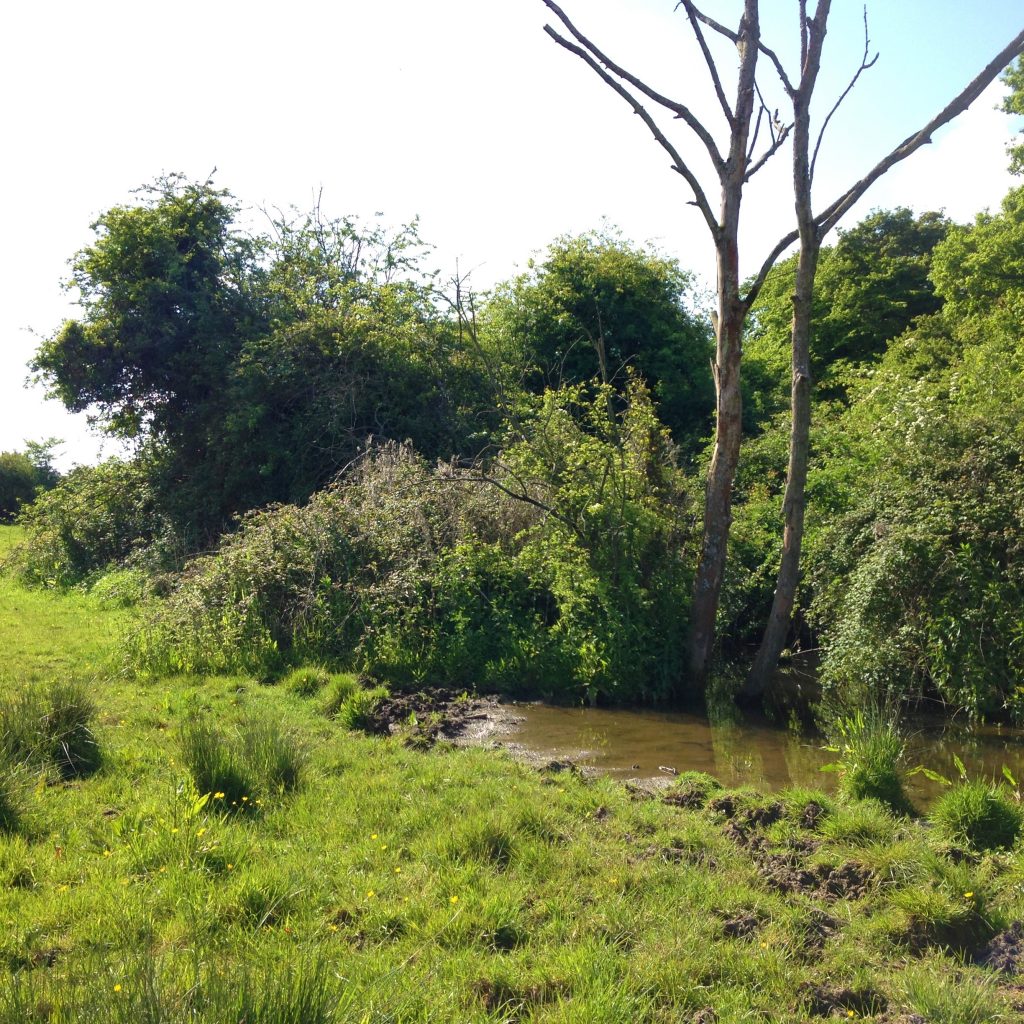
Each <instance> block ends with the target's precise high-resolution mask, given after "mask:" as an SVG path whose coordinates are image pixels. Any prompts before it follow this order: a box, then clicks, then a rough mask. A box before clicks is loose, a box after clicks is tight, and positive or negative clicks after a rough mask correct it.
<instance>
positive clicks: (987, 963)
mask: <svg viewBox="0 0 1024 1024" xmlns="http://www.w3.org/2000/svg"><path fill="white" fill-rule="evenodd" d="M975 960H976V961H977V962H978V963H979V964H981V965H982V966H983V967H990V968H992V970H993V971H1001V972H1002V973H1003V974H1020V973H1022V971H1024V922H1021V921H1014V922H1013V924H1012V925H1010V927H1009V928H1007V929H1006V931H1005V932H1000V933H999V934H998V935H997V936H996V937H995V938H994V939H992V940H991V941H990V942H988V943H986V945H985V946H983V947H982V948H981V949H980V950H979V951H978V955H977V956H976V957H975Z"/></svg>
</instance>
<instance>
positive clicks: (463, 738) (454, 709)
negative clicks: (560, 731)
mask: <svg viewBox="0 0 1024 1024" xmlns="http://www.w3.org/2000/svg"><path fill="white" fill-rule="evenodd" d="M515 720H516V719H515V716H514V715H511V714H509V713H508V708H507V705H502V704H501V703H500V702H499V701H498V699H497V698H495V697H466V696H464V695H462V694H459V693H456V692H454V691H452V690H442V689H429V690H421V691H420V692H418V693H398V694H393V695H392V696H390V697H386V698H384V699H383V700H382V701H380V703H379V704H378V705H377V707H376V709H375V711H374V714H373V722H372V727H371V730H370V731H374V732H377V733H380V734H381V735H385V736H386V735H392V736H394V735H402V736H404V737H405V742H406V743H407V744H408V745H410V746H418V747H431V746H433V745H434V744H435V743H437V742H438V741H440V740H451V741H454V742H457V743H463V744H479V743H484V742H485V741H487V740H488V739H490V738H491V737H493V736H495V735H497V734H499V733H501V732H502V730H503V727H506V726H507V728H508V730H509V731H511V728H512V727H513V726H514V723H515Z"/></svg>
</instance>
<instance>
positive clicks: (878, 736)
mask: <svg viewBox="0 0 1024 1024" xmlns="http://www.w3.org/2000/svg"><path fill="white" fill-rule="evenodd" d="M828 731H829V732H830V733H831V737H832V740H833V743H832V746H831V747H830V748H829V749H830V750H834V751H835V752H836V753H838V754H839V760H838V761H837V762H835V763H834V764H832V765H829V766H828V767H829V768H830V769H831V770H834V771H837V772H838V773H839V790H840V792H841V793H842V794H843V795H844V796H846V797H848V798H849V799H851V800H864V799H871V800H878V801H879V802H881V803H883V804H886V805H887V806H888V807H890V808H891V809H892V810H894V811H896V813H898V814H910V813H911V812H912V810H913V808H912V806H911V804H910V800H909V799H908V797H907V794H906V791H905V790H904V788H903V773H902V770H901V766H902V762H903V753H904V743H903V737H902V735H901V734H900V729H899V725H898V724H897V721H896V718H895V716H894V715H891V714H888V713H887V712H886V711H884V710H883V709H881V708H872V709H869V710H868V711H867V712H865V711H863V710H861V709H857V710H856V711H854V712H852V713H851V714H847V715H841V716H839V717H838V718H836V719H835V720H834V721H833V722H831V723H830V728H829V730H828Z"/></svg>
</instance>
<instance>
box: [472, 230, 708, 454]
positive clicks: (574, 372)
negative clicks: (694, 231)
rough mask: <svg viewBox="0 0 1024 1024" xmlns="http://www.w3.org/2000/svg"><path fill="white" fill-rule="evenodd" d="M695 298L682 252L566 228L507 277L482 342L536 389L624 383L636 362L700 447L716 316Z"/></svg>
mask: <svg viewBox="0 0 1024 1024" xmlns="http://www.w3.org/2000/svg"><path fill="white" fill-rule="evenodd" d="M693 299H694V295H693V281H692V278H691V276H690V275H689V274H688V273H686V271H684V270H683V269H682V268H681V267H680V266H679V264H678V263H677V262H676V261H675V260H671V259H668V258H666V257H664V256H661V255H659V254H658V253H657V252H654V251H651V250H649V249H643V248H636V247H633V246H631V245H629V244H628V243H627V242H625V241H624V240H623V239H621V238H620V237H619V236H618V235H616V234H612V233H608V232H604V233H597V232H592V233H590V234H585V235H580V236H578V237H563V238H559V239H557V240H556V241H554V242H553V243H552V244H551V245H550V246H549V247H548V250H547V252H546V253H545V255H544V258H543V259H542V260H540V261H533V260H531V262H530V267H529V269H528V270H527V271H526V272H525V273H523V274H521V275H519V277H516V278H515V279H513V280H512V281H509V282H507V283H506V284H504V285H501V286H499V288H498V289H497V291H496V293H495V294H494V296H493V297H492V298H491V300H490V302H489V303H488V305H487V307H486V309H485V310H484V314H483V324H484V331H483V341H484V344H485V345H486V346H487V347H488V348H489V349H490V350H492V351H494V352H496V353H497V354H498V355H499V359H500V361H501V362H503V363H506V364H510V366H511V368H512V369H513V370H514V372H515V373H517V374H518V375H519V376H520V377H521V378H522V379H524V380H525V382H526V383H527V384H528V385H529V386H531V387H532V388H533V389H534V390H538V391H539V390H542V389H543V388H544V387H558V386H561V385H565V384H579V383H585V382H588V381H590V380H594V379H597V380H601V381H604V382H605V383H608V384H612V385H613V386H614V387H615V388H616V390H617V391H619V392H624V391H625V388H626V385H627V381H628V380H629V373H628V371H629V370H633V371H635V372H636V373H637V374H639V375H640V377H642V378H643V379H644V380H645V381H647V383H648V385H649V386H650V388H651V391H652V393H653V394H654V396H655V399H656V400H657V403H658V409H659V415H660V416H661V419H662V422H664V423H665V424H666V425H667V426H668V427H669V429H670V430H671V432H672V435H673V437H674V438H675V439H676V441H678V442H679V443H683V444H686V445H687V446H689V447H693V446H695V445H696V443H698V442H700V441H701V440H703V439H704V437H705V436H706V435H707V433H708V430H709V429H710V426H711V414H712V412H713V410H714V405H715V392H714V386H713V383H712V379H711V370H710V360H711V356H712V354H713V344H712V340H711V334H710V331H709V327H710V324H709V323H708V321H707V318H706V317H701V316H698V315H697V314H696V313H695V312H694V311H693V309H692V303H693Z"/></svg>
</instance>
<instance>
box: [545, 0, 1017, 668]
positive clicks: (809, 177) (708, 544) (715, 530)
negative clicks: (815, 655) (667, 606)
mask: <svg viewBox="0 0 1024 1024" xmlns="http://www.w3.org/2000/svg"><path fill="white" fill-rule="evenodd" d="M544 3H545V6H547V7H548V8H549V9H550V10H551V11H552V12H553V13H554V14H555V16H556V17H557V18H558V20H559V21H560V22H561V24H562V26H563V27H564V29H565V31H566V32H567V33H568V36H566V35H563V34H562V33H561V32H559V31H558V30H556V29H555V28H553V27H552V26H551V25H546V26H545V31H546V32H547V33H548V35H550V36H551V37H552V38H553V39H554V40H555V41H556V42H557V43H558V44H559V45H560V46H562V47H564V48H565V49H566V50H568V51H569V52H570V53H573V54H575V55H576V56H577V57H579V58H580V59H581V60H583V61H584V62H585V63H586V64H587V65H588V66H589V67H590V68H591V69H592V70H593V71H594V72H595V73H596V74H597V75H598V76H599V77H600V78H601V80H602V81H603V82H605V84H606V85H608V86H609V87H610V88H611V89H613V90H614V91H615V92H616V93H618V94H619V95H620V96H621V97H622V98H623V99H624V100H626V102H627V103H628V104H629V105H630V106H631V108H632V109H633V112H634V113H635V114H637V115H638V116H639V117H640V118H641V120H643V122H644V124H645V125H646V126H647V128H648V129H649V130H650V132H651V134H652V135H653V137H654V139H655V141H656V142H657V143H658V144H659V145H660V146H661V147H662V148H663V149H664V150H665V151H666V152H667V153H668V155H669V157H670V159H671V161H672V162H671V165H670V166H671V167H672V170H674V171H675V172H677V173H678V174H680V175H681V176H682V177H683V179H684V180H685V181H686V183H687V185H688V186H689V188H690V190H691V192H692V193H693V198H692V199H691V200H690V202H691V204H692V205H694V206H696V207H697V209H698V210H699V211H700V213H701V215H702V216H703V218H704V221H705V223H706V225H707V227H708V231H709V232H710V234H711V238H712V240H713V242H714V245H715V253H716V264H717V312H716V314H715V315H714V328H715V342H716V345H715V360H714V363H713V366H712V369H713V371H714V378H715V390H716V399H717V401H716V406H717V416H716V424H715V439H714V447H713V450H712V458H711V464H710V468H709V470H708V480H707V489H706V492H705V503H704V525H703V536H702V542H701V551H700V559H699V562H698V566H697V574H696V578H695V583H694V595H693V608H692V612H691V633H690V651H689V664H690V673H691V680H692V682H693V683H694V684H696V685H697V686H703V684H704V683H705V681H706V679H707V673H708V669H709V664H710V658H711V653H712V649H713V646H714V640H715V617H716V614H717V611H718V603H719V597H720V594H721V587H722V580H723V577H724V573H725V561H726V547H727V543H728V537H729V527H730V524H731V520H732V515H731V505H732V489H733V482H734V479H735V475H736V466H737V463H738V460H739V450H740V440H741V433H742V428H741V414H742V402H741V396H740V378H739V371H740V351H741V349H740V345H741V338H742V332H743V327H744V324H745V321H746V317H747V313H748V312H749V310H750V307H751V305H752V304H753V302H754V301H755V299H756V298H757V296H758V294H759V293H760V290H761V288H762V287H763V285H764V281H765V278H766V277H767V275H768V272H769V271H770V270H771V268H772V266H773V265H774V264H775V262H776V260H777V259H778V258H779V256H780V255H781V254H782V253H783V252H785V251H786V249H788V248H789V246H790V245H792V244H793V243H794V242H795V241H797V239H798V238H799V239H800V241H801V262H800V266H799V268H798V281H799V282H800V283H799V285H798V288H797V293H798V296H797V297H795V298H794V320H793V339H794V349H793V381H794V383H793V408H794V417H793V435H792V445H791V454H790V472H789V476H788V481H789V483H788V485H787V495H786V509H787V520H786V535H785V540H784V544H785V545H786V547H785V552H784V556H783V569H782V571H780V585H779V587H778V588H777V590H776V603H777V605H778V610H777V611H776V609H774V608H773V612H772V618H771V620H770V628H771V630H772V633H771V637H770V642H766V643H765V644H762V650H763V657H762V656H761V655H759V658H758V665H759V666H761V667H759V668H758V673H759V674H760V675H763V665H765V664H767V665H768V671H769V672H770V670H771V668H773V667H774V664H775V662H776V661H777V659H778V653H779V651H780V650H781V643H780V644H779V645H778V648H777V649H775V653H774V655H773V654H772V650H773V648H774V647H775V643H776V635H777V629H776V628H775V624H776V623H777V621H780V620H781V621H783V622H784V628H783V630H782V636H783V640H784V638H785V632H786V629H788V623H789V616H790V614H791V612H792V596H793V594H795V589H796V579H797V574H798V569H799V557H800V542H801V538H802V532H803V491H804V481H805V479H806V467H807V455H808V440H807V438H808V437H809V427H810V366H809V358H808V354H807V353H808V347H809V339H810V309H811V294H812V291H813V283H814V275H815V271H816V268H817V257H818V252H819V250H820V247H821V239H822V238H823V237H824V236H825V235H826V234H827V233H828V231H830V230H831V229H832V228H833V227H834V226H835V225H836V224H837V223H838V221H839V219H840V218H841V217H842V216H843V215H844V214H845V213H846V212H847V211H848V210H849V209H850V207H851V206H853V205H854V203H856V202H857V200H858V199H860V197H861V196H862V195H863V194H864V193H865V192H866V191H867V189H868V188H870V186H871V185H872V184H873V183H874V182H875V181H876V180H877V179H878V178H879V177H881V176H882V175H883V174H884V173H885V172H886V171H887V170H888V169H889V168H890V167H892V166H894V165H895V164H896V163H898V162H899V161H901V160H903V159H905V158H906V157H907V156H909V155H910V154H911V153H912V152H914V151H915V150H916V149H918V148H919V147H920V146H921V145H923V144H924V143H925V142H928V141H930V137H931V134H932V132H934V131H935V130H936V129H937V128H939V127H941V126H942V125H943V124H945V123H947V122H948V121H949V120H951V119H952V118H953V117H955V116H956V114H957V113H959V112H961V111H962V110H965V109H966V108H967V106H968V105H969V104H970V103H971V102H972V101H973V100H974V99H976V98H977V95H978V94H979V93H980V92H981V91H982V90H983V89H984V87H985V86H986V85H988V83H989V82H991V81H992V79H994V78H995V76H996V75H997V74H998V73H999V71H1000V70H1002V68H1003V67H1005V66H1006V65H1007V64H1008V63H1009V62H1010V60H1012V58H1013V57H1014V56H1015V55H1016V54H1017V53H1019V52H1020V50H1021V48H1022V46H1024V33H1022V34H1021V35H1020V36H1018V37H1017V39H1015V40H1014V42H1012V43H1011V44H1010V45H1009V46H1007V47H1006V48H1005V49H1004V50H1003V51H1002V53H1000V54H999V56H997V57H996V58H995V59H994V60H993V61H992V62H991V63H990V64H989V65H988V66H987V67H986V69H985V71H983V72H982V74H981V75H979V76H978V78H977V79H975V81H974V82H972V83H971V85H970V86H968V87H967V89H965V90H964V91H963V92H962V93H961V94H960V95H959V96H958V97H957V99H956V100H954V101H953V102H952V103H950V104H949V105H948V106H947V107H946V108H945V110H944V111H943V112H942V113H941V114H939V115H938V116H937V117H936V118H935V119H933V120H932V121H931V122H929V124H928V125H926V126H925V128H923V129H922V130H921V131H920V132H918V133H916V134H915V135H912V136H910V138H908V139H906V140H905V141H904V142H903V143H901V144H900V145H899V146H897V147H896V149H894V150H893V151H892V152H891V153H890V154H889V155H888V156H887V157H885V158H884V159H883V160H882V161H880V162H879V163H878V164H877V165H876V166H875V168H874V169H873V170H872V171H871V172H869V174H868V175H866V176H865V177H864V178H863V179H861V181H859V182H857V184H856V185H854V186H853V187H852V188H850V189H849V190H847V192H845V193H844V194H843V195H842V196H840V197H839V199H837V200H836V201H835V202H833V203H832V204H831V205H830V206H828V207H826V208H825V210H823V211H822V212H821V213H820V214H818V215H817V216H815V215H813V214H812V212H811V196H810V189H811V183H812V181H813V170H814V162H815V158H816V156H817V152H818V147H819V146H820V144H821V136H822V134H823V133H824V128H825V127H826V126H827V124H828V121H829V120H830V119H831V116H832V113H834V112H835V110H836V109H837V108H838V105H839V103H837V104H836V105H835V106H834V107H833V109H832V112H831V113H830V114H829V116H828V117H827V118H826V119H825V123H824V125H823V126H822V129H821V132H820V133H819V136H818V140H817V143H816V144H815V148H814V151H813V154H811V152H810V113H809V112H810V101H811V98H812V95H813V92H814V87H815V84H816V81H817V75H818V70H819V67H820V59H821V50H822V45H823V43H824V38H825V30H826V27H827V22H828V14H829V8H830V2H829V0H819V3H818V7H817V11H816V13H815V15H814V17H813V18H808V16H807V0H797V3H798V7H799V15H800V32H801V69H800V75H799V77H798V78H797V79H796V83H797V84H796V85H794V84H793V80H792V79H791V78H790V77H789V75H788V74H787V72H786V70H785V68H784V66H783V64H782V61H781V60H780V59H779V57H778V56H777V54H776V53H775V51H774V50H772V49H771V48H770V47H768V46H767V45H766V44H765V42H764V41H763V40H762V38H761V29H760V19H759V9H758V8H759V4H758V0H744V5H743V15H742V17H741V18H740V22H739V25H738V27H737V28H736V29H735V30H733V29H730V28H728V27H727V26H725V25H723V24H721V23H719V22H718V21H716V20H715V19H713V18H711V17H709V16H708V15H706V14H705V13H703V12H702V11H701V10H699V9H698V8H697V6H696V5H695V4H694V3H692V2H691V0H680V2H679V3H677V5H676V7H677V9H679V8H682V9H683V12H684V13H685V15H686V17H687V20H688V21H689V24H690V27H691V29H692V31H693V33H694V37H695V39H696V41H697V43H698V45H699V47H700V51H701V53H702V54H703V57H704V61H705V63H706V65H707V70H708V74H709V76H710V79H711V84H712V86H713V88H714V91H715V95H716V97H717V99H718V103H719V106H720V107H721V110H722V115H723V117H724V119H725V123H726V126H727V127H728V132H729V143H728V147H727V150H726V151H724V152H723V151H721V150H720V149H719V148H718V145H717V143H716V142H715V139H714V137H713V135H712V133H711V132H710V131H709V129H708V128H707V126H706V125H705V124H703V123H702V122H701V121H700V120H699V119H698V118H697V117H696V116H695V115H694V114H693V112H692V111H691V110H690V109H689V107H688V106H687V105H686V104H684V103H682V102H679V101H677V100H673V99H671V98H669V97H667V96H664V95H662V94H661V93H659V92H657V91H656V90H654V89H652V88H651V87H650V86H649V85H647V84H646V83H645V82H643V81H642V80H641V79H640V78H638V77H637V76H636V75H634V74H632V73H630V72H629V71H627V70H626V69H624V68H622V67H620V66H619V65H618V64H616V63H615V62H614V61H612V60H611V59H610V58H609V57H608V56H607V55H605V54H604V53H603V52H602V51H601V50H600V49H599V48H598V47H597V46H596V45H595V44H594V43H593V42H591V40H589V39H588V38H587V37H586V36H584V35H583V34H582V33H581V32H580V31H579V30H578V29H577V28H576V26H575V25H574V24H573V23H572V21H570V19H569V18H568V17H567V15H566V14H565V13H564V11H562V9H561V8H560V7H559V6H558V5H557V4H555V3H553V2H552V0H544ZM705 29H709V30H710V31H711V32H713V33H715V34H717V35H719V36H721V37H724V38H725V39H727V40H729V42H731V43H732V44H733V45H734V46H735V47H736V50H737V52H738V55H739V69H738V72H737V76H736V87H735V98H734V100H733V101H732V103H730V101H729V99H728V97H727V95H726V90H725V87H724V85H723V80H722V75H721V74H720V72H719V69H718V65H717V64H716V62H715V59H714V56H713V54H712V52H711V48H710V46H709V45H708V40H707V37H706V35H705V32H704V30H705ZM760 57H763V58H765V59H766V60H768V61H769V63H770V64H771V67H772V69H773V70H774V73H775V74H776V75H777V77H778V79H779V81H780V82H781V83H782V86H783V88H784V90H785V91H786V94H787V96H788V97H789V98H790V100H791V101H792V106H793V120H792V121H790V122H789V123H786V124H783V123H781V122H780V121H779V120H778V115H777V112H775V113H772V112H771V111H770V110H769V108H768V107H767V105H766V104H765V102H764V100H763V99H762V92H761V90H760V88H759V83H758V79H757V71H758V59H759V58H760ZM865 66H868V62H867V61H866V60H865V61H864V62H862V68H861V70H863V69H864V67H865ZM859 74H860V71H858V72H857V75H855V76H854V79H853V81H852V82H851V83H850V86H849V87H848V88H847V90H846V91H845V92H844V93H843V95H842V96H841V97H840V99H839V102H840V103H841V102H842V99H844V98H845V96H846V95H847V94H848V92H849V91H850V88H852V86H853V84H854V83H855V82H856V79H857V77H858V76H859ZM640 97H643V98H644V99H645V100H646V101H649V102H650V103H652V104H655V105H657V106H658V107H661V108H662V109H664V110H667V111H668V112H670V113H671V114H672V115H673V116H674V117H675V118H676V119H678V120H681V121H682V122H683V123H684V125H685V126H686V127H687V128H688V129H689V131H690V132H691V133H692V134H693V135H694V136H695V137H696V138H697V139H698V140H699V142H700V143H701V144H702V145H703V147H704V149H705V150H706V151H707V154H708V156H709V158H710V161H711V165H712V167H713V168H714V171H715V173H716V176H717V179H718V188H719V206H718V213H717V215H716V213H715V212H714V210H713V209H712V206H711V202H710V200H709V198H708V196H709V192H708V191H707V190H705V187H704V186H703V185H702V184H701V182H700V181H699V179H698V177H697V175H696V174H695V172H694V170H693V168H692V166H691V165H690V164H689V163H688V162H687V161H686V160H684V159H683V157H682V155H681V154H680V152H679V150H678V149H677V148H676V146H675V145H674V144H673V143H672V141H671V140H670V139H669V138H668V136H667V135H666V134H665V132H664V131H663V130H662V128H661V127H660V126H659V124H658V123H657V121H656V120H655V118H654V117H653V116H652V115H651V113H650V111H649V110H648V109H647V108H646V107H645V106H644V103H643V102H642V101H641V98H640ZM755 112H756V116H755ZM762 126H765V128H766V132H767V137H766V138H765V139H764V142H763V144H762V146H761V148H760V149H759V148H758V140H759V137H760V132H761V128H762ZM795 131H796V132H799V133H800V138H799V139H798V140H797V144H796V146H795V148H794V189H795V192H794V198H795V205H796V210H797V218H796V219H797V225H798V227H797V229H796V230H793V231H791V232H789V233H787V234H786V235H785V236H784V237H783V238H781V239H780V240H779V241H778V242H777V243H776V244H775V246H774V247H773V248H772V250H771V251H770V252H769V253H768V255H767V257H766V258H765V260H764V261H763V263H762V264H761V267H760V270H759V271H758V272H757V274H756V275H755V276H754V278H753V279H752V281H751V282H750V283H749V285H748V286H747V288H746V290H745V291H744V290H743V288H742V284H743V282H742V281H741V278H740V271H739V245H738V235H739V224H740V207H741V202H742V198H743V189H744V186H745V185H746V183H747V182H748V181H749V180H750V178H751V177H752V176H753V175H754V174H756V173H757V171H759V170H760V169H761V168H762V167H763V166H764V165H765V163H767V161H768V160H769V159H770V158H771V157H772V156H773V155H774V154H775V153H777V152H778V151H779V149H780V148H781V147H782V146H783V144H784V143H785V142H786V140H787V139H788V138H789V136H790V134H791V133H794V132H795ZM791 579H792V586H790V580H791ZM787 593H789V599H788V605H787V604H786V594H787ZM754 679H755V676H754V675H753V674H752V675H751V683H752V685H754Z"/></svg>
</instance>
